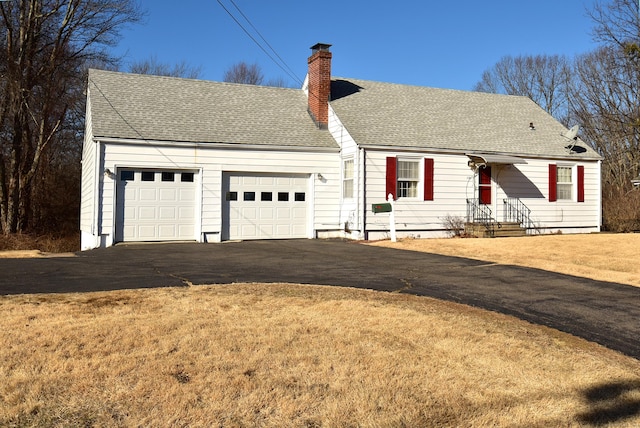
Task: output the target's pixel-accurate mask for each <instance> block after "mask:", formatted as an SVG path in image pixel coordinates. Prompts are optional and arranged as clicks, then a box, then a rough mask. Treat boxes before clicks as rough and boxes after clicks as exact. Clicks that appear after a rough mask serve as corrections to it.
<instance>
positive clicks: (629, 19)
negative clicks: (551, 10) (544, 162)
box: [571, 0, 640, 231]
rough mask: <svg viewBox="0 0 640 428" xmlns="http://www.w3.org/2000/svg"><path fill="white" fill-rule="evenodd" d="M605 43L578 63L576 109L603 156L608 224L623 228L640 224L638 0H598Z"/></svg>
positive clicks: (598, 25) (595, 13) (598, 30)
mask: <svg viewBox="0 0 640 428" xmlns="http://www.w3.org/2000/svg"><path fill="white" fill-rule="evenodd" d="M589 15H590V16H591V18H592V19H593V22H594V24H595V26H594V30H593V34H594V37H595V38H596V40H598V41H600V42H602V44H603V45H602V47H601V48H600V49H598V50H596V51H594V52H592V53H589V54H586V55H583V56H580V57H578V58H577V59H576V64H575V66H574V69H575V73H576V86H575V87H574V88H573V89H574V90H573V91H572V96H571V102H572V106H571V108H572V110H573V111H574V112H575V114H576V116H577V117H578V118H579V121H580V123H581V124H582V134H583V135H584V137H585V139H586V140H587V141H589V142H590V143H591V144H592V145H593V146H594V148H595V149H596V150H597V151H598V152H599V153H600V154H601V155H602V156H603V158H604V160H603V163H602V196H603V217H604V221H605V226H607V227H609V228H610V229H612V230H620V231H624V230H627V229H628V227H629V226H628V225H629V224H630V223H634V224H635V225H636V226H634V228H636V229H637V228H638V226H639V225H640V221H638V220H639V219H640V194H639V193H640V192H638V191H637V190H636V191H632V190H633V185H632V184H631V180H632V179H633V178H635V177H637V176H638V173H640V10H639V4H638V1H637V0H611V1H608V2H606V3H603V2H600V1H599V2H596V4H595V5H594V7H593V9H592V10H591V11H590V12H589Z"/></svg>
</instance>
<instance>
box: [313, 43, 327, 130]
mask: <svg viewBox="0 0 640 428" xmlns="http://www.w3.org/2000/svg"><path fill="white" fill-rule="evenodd" d="M330 47H331V45H327V44H325V43H316V44H315V45H313V46H311V56H310V57H309V59H308V60H307V64H309V88H308V90H309V95H308V102H309V114H311V117H312V118H313V120H314V121H315V122H316V125H318V128H323V129H326V128H327V125H328V124H329V95H330V92H331V52H330V51H329V48H330Z"/></svg>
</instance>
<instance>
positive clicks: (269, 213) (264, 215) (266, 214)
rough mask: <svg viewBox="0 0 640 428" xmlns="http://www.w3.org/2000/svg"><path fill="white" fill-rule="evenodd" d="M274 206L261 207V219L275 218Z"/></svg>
mask: <svg viewBox="0 0 640 428" xmlns="http://www.w3.org/2000/svg"><path fill="white" fill-rule="evenodd" d="M273 211H274V210H273V208H260V220H261V221H268V220H273V219H274V218H275V217H274V215H273Z"/></svg>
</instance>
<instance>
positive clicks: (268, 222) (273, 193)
mask: <svg viewBox="0 0 640 428" xmlns="http://www.w3.org/2000/svg"><path fill="white" fill-rule="evenodd" d="M223 186H224V190H225V191H224V200H223V235H222V237H223V239H288V238H306V237H307V236H308V224H309V220H308V218H307V214H308V204H309V176H308V175H277V174H246V173H243V174H235V173H228V174H225V176H224V182H223Z"/></svg>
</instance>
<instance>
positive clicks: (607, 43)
mask: <svg viewBox="0 0 640 428" xmlns="http://www.w3.org/2000/svg"><path fill="white" fill-rule="evenodd" d="M589 15H590V17H591V19H592V20H593V22H594V29H593V36H594V39H595V40H597V41H598V42H600V44H601V45H600V47H599V48H598V49H596V50H595V51H593V52H588V53H585V54H582V55H579V56H577V57H575V58H572V59H569V58H567V57H564V56H560V55H536V56H518V57H512V56H506V57H504V58H502V59H501V60H500V61H499V62H498V63H496V64H495V65H494V66H493V67H491V68H490V69H489V70H487V71H485V72H484V73H483V75H482V79H481V80H480V82H479V83H478V84H477V85H476V87H475V88H474V89H475V90H477V91H483V92H492V93H504V94H509V95H523V96H526V97H529V98H531V99H532V100H533V101H535V102H536V103H537V104H538V105H539V106H540V107H542V108H544V109H545V110H546V111H547V112H548V113H549V114H551V115H552V116H553V117H555V118H556V119H557V120H559V121H560V122H562V123H563V124H564V125H566V126H567V127H569V126H571V125H573V124H579V125H580V137H581V138H582V139H583V140H584V141H585V142H587V143H588V144H590V145H591V146H592V147H593V148H594V149H595V150H596V151H597V152H598V153H599V154H600V155H601V156H602V157H603V161H602V198H603V221H604V226H605V228H606V229H608V230H613V231H630V230H638V229H640V189H634V185H633V184H632V180H634V179H636V178H638V175H639V173H640V92H639V90H640V10H639V5H638V1H637V0H610V1H608V2H598V3H596V4H595V5H594V7H593V9H592V10H590V11H589Z"/></svg>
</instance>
